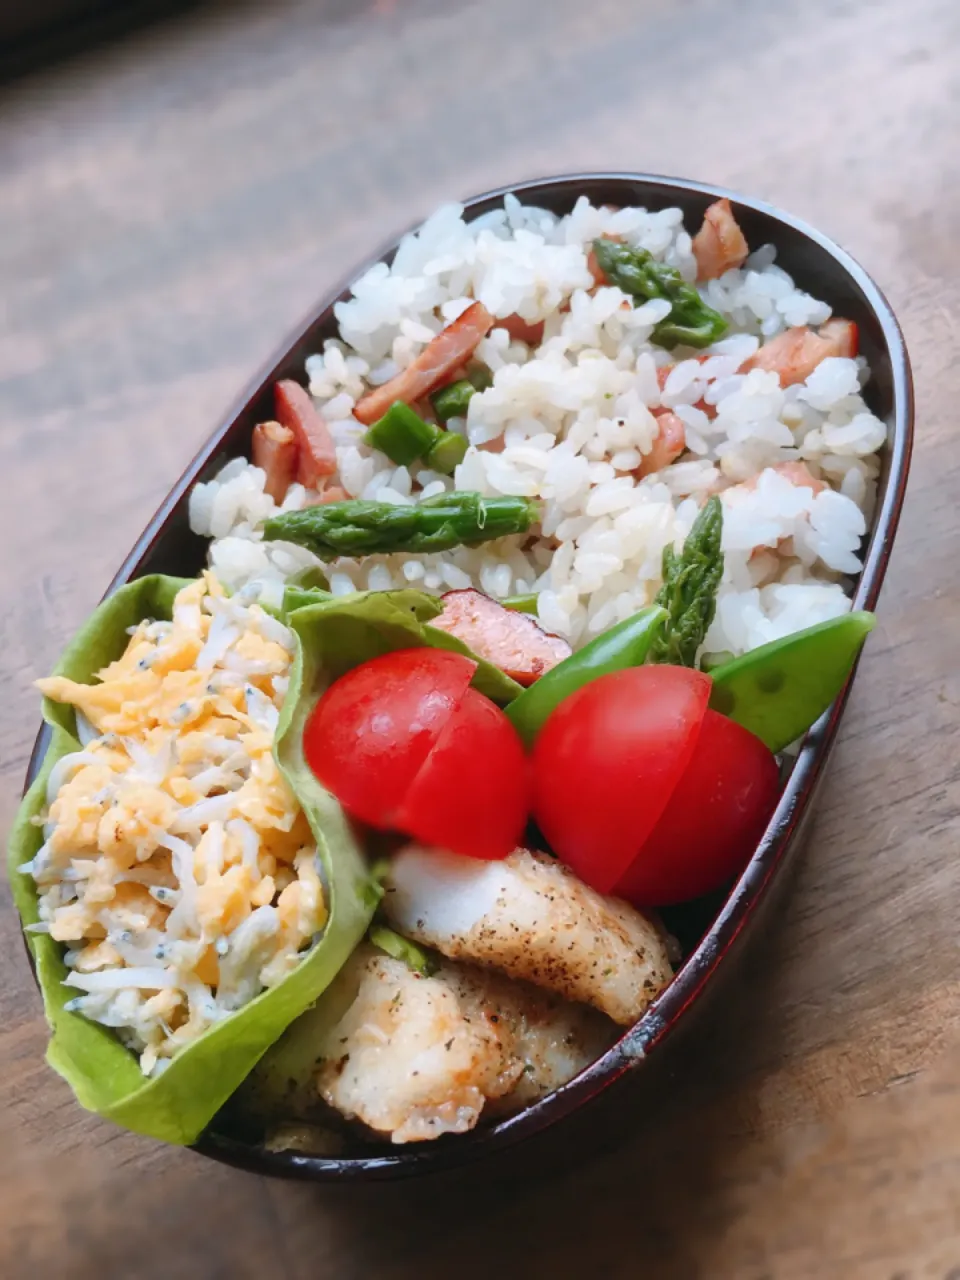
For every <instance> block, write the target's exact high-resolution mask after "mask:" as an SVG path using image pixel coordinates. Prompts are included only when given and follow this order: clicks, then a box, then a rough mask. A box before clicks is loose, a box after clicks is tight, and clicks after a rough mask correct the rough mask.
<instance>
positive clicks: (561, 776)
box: [533, 666, 711, 893]
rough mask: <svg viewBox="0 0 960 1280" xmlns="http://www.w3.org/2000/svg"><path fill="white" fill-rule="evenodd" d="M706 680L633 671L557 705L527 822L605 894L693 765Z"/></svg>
mask: <svg viewBox="0 0 960 1280" xmlns="http://www.w3.org/2000/svg"><path fill="white" fill-rule="evenodd" d="M710 684H711V682H710V678H709V676H706V675H704V674H703V672H702V671H691V670H689V669H688V668H686V667H671V666H649V667H631V668H628V669H627V670H626V671H616V672H613V673H611V674H609V675H605V676H601V677H600V678H599V679H597V680H594V681H592V682H591V683H590V684H588V685H585V686H584V687H583V688H582V689H579V690H577V692H576V693H573V694H571V695H570V697H568V698H566V699H564V701H563V702H561V703H560V705H559V707H557V709H556V711H554V712H553V713H552V714H551V715H550V717H549V718H548V719H547V722H546V724H545V725H544V727H543V729H542V730H541V731H540V736H539V737H538V739H537V741H536V745H535V747H534V751H533V812H534V816H535V818H536V820H537V823H538V824H539V826H540V829H541V831H542V832H543V834H544V835H545V836H546V838H547V840H548V842H549V844H550V847H551V848H552V849H553V851H554V852H555V853H556V855H557V856H558V857H559V858H560V859H561V861H563V862H565V863H567V865H568V866H570V867H572V868H573V870H574V871H575V872H576V873H577V875H578V876H579V877H580V878H581V880H584V881H585V882H586V883H587V884H589V885H592V886H593V888H595V889H598V890H599V891H600V892H601V893H608V892H609V891H610V890H611V889H612V888H613V886H614V885H615V884H616V883H617V882H618V881H619V880H620V879H621V877H622V876H623V874H624V872H625V871H626V870H627V868H628V867H629V866H630V864H631V863H632V862H633V860H634V858H635V857H636V855H637V853H638V852H639V851H640V849H641V847H642V845H643V842H644V841H645V840H646V838H647V837H648V836H649V834H650V832H651V831H652V830H653V828H654V827H655V826H656V824H657V822H658V820H659V818H660V815H661V814H662V813H663V811H664V809H665V808H666V806H667V802H668V800H669V799H670V796H671V794H672V792H673V789H674V787H675V786H676V784H677V782H678V780H679V779H680V776H681V774H682V773H683V771H684V769H685V768H686V766H687V764H688V763H689V761H690V758H691V756H692V755H693V750H694V747H695V746H696V740H697V734H698V733H699V731H700V726H701V724H702V723H703V717H704V713H705V712H706V709H707V699H708V698H709V696H710Z"/></svg>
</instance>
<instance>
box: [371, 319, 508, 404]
mask: <svg viewBox="0 0 960 1280" xmlns="http://www.w3.org/2000/svg"><path fill="white" fill-rule="evenodd" d="M495 324H496V321H495V320H494V318H493V316H492V315H491V314H490V312H489V311H488V310H487V309H486V307H485V306H484V305H483V304H482V303H480V302H474V303H473V304H472V305H471V306H469V307H467V309H466V311H464V312H463V314H462V315H460V316H458V317H457V318H456V320H454V321H453V322H452V323H451V324H448V325H447V327H446V328H445V329H443V330H441V332H440V333H438V334H437V336H436V337H435V338H434V339H433V341H432V342H430V343H428V344H427V346H425V347H424V349H423V350H422V351H421V352H420V354H419V355H418V356H417V358H416V359H415V360H414V361H413V362H412V363H411V364H410V365H408V366H407V368H406V369H404V370H402V372H400V373H398V374H397V376H396V377H395V378H391V379H390V381H389V382H385V383H384V384H383V386H382V387H377V388H376V390H375V391H370V392H368V393H367V394H366V395H365V396H364V397H363V398H362V399H361V400H359V401H358V402H357V405H356V408H355V409H354V411H353V415H354V417H355V418H356V419H357V420H358V421H359V422H362V423H363V424H364V425H365V426H370V424H371V423H372V422H376V420H377V419H378V418H382V417H383V415H384V414H385V413H386V411H387V410H388V409H389V408H390V406H391V405H392V404H393V403H394V401H396V400H402V401H403V403H404V404H413V403H414V401H416V400H419V399H420V398H421V397H422V396H425V395H428V394H429V393H430V392H431V391H434V390H435V389H436V388H437V387H439V386H441V385H442V384H443V383H444V382H447V381H448V380H449V377H450V374H451V373H452V371H453V370H454V369H456V368H457V367H458V366H459V365H461V364H463V362H464V361H465V360H467V359H469V357H470V356H471V355H473V352H474V351H475V350H476V347H477V344H478V343H479V342H480V341H481V340H482V339H483V338H485V337H486V336H487V334H488V333H489V332H490V330H491V329H492V328H493V326H494V325H495Z"/></svg>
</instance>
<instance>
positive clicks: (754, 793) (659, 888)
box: [614, 711, 780, 907]
mask: <svg viewBox="0 0 960 1280" xmlns="http://www.w3.org/2000/svg"><path fill="white" fill-rule="evenodd" d="M779 791H780V778H779V771H778V769H777V762H776V760H775V759H774V757H773V755H772V754H771V753H770V751H768V749H767V748H766V747H765V746H764V744H763V743H762V742H761V741H760V739H759V738H757V737H755V736H754V735H753V734H752V733H750V732H749V730H747V729H744V728H743V727H742V726H741V725H739V724H736V723H735V722H734V721H733V720H728V719H727V718H726V716H722V715H720V714H719V713H718V712H716V711H707V714H706V715H705V716H704V720H703V725H702V727H701V729H700V734H699V736H698V738H697V743H696V747H695V749H694V752H693V756H692V758H691V760H690V763H689V764H688V765H687V767H686V769H685V770H684V773H683V776H682V777H681V779H680V781H679V782H678V783H677V785H676V788H675V789H674V792H673V795H672V796H671V797H670V800H669V803H668V804H667V807H666V809H665V810H664V811H663V815H662V817H661V818H660V821H659V822H658V823H657V825H656V827H654V829H653V831H652V832H651V834H650V835H649V837H648V838H647V840H646V842H645V843H644V846H643V848H642V849H641V850H640V853H639V854H638V855H637V857H636V859H635V860H634V862H633V864H632V865H631V866H630V868H629V870H628V871H627V873H626V875H624V876H623V878H622V879H621V880H620V882H619V883H618V884H617V886H616V888H615V890H614V892H615V893H616V894H617V896H618V897H621V898H626V899H628V901H630V902H633V903H635V904H636V905H637V906H639V907H651V906H668V905H670V904H671V903H674V902H686V901H687V900H688V899H690V898H698V897H700V895H701V894H704V893H709V892H710V891H711V890H713V889H719V888H720V886H721V885H723V884H726V883H727V882H728V881H729V880H732V879H733V877H734V876H736V875H738V874H739V872H740V871H742V870H743V868H744V866H745V865H746V863H747V861H748V860H749V858H750V856H751V855H752V853H753V851H754V849H755V848H756V847H757V842H758V841H759V839H760V837H761V836H762V835H763V831H764V828H765V827H766V825H767V823H768V822H769V820H770V815H771V814H772V813H773V810H774V809H775V808H776V804H777V796H778V794H779Z"/></svg>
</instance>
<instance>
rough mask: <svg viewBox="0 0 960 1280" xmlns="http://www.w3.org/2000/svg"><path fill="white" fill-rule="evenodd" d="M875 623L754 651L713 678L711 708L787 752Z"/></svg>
mask: <svg viewBox="0 0 960 1280" xmlns="http://www.w3.org/2000/svg"><path fill="white" fill-rule="evenodd" d="M875 621H876V619H875V618H874V616H873V614H872V613H846V614H844V615H843V617H842V618H834V619H833V620H832V621H830V622H821V623H819V624H818V625H817V626H815V627H807V628H806V630H804V631H795V632H794V633H793V635H790V636H785V637H784V638H783V639H782V640H773V641H771V643H770V644H764V645H761V646H760V648H759V649H752V650H751V651H750V652H749V653H745V654H744V655H743V657H742V658H735V659H734V661H733V662H728V663H725V664H724V665H723V666H721V667H718V668H717V669H716V670H715V671H713V672H712V673H711V674H712V676H713V692H712V693H711V695H710V706H711V707H712V708H713V710H714V711H719V712H720V713H721V715H725V716H729V718H730V719H731V720H736V722H737V724H741V725H743V727H744V728H745V729H749V730H750V732H751V733H753V734H756V736H757V737H758V738H759V739H760V740H761V742H764V743H766V745H767V746H768V747H769V748H770V750H771V751H782V750H783V748H784V747H786V746H789V744H790V743H791V742H795V741H796V740H797V738H799V737H800V736H801V735H802V734H804V733H806V731H807V730H808V729H809V728H810V726H811V725H812V724H813V723H814V722H815V721H816V720H818V719H819V717H820V716H822V715H823V713H824V711H826V709H827V707H829V705H830V703H831V702H833V700H834V698H835V697H836V696H837V694H838V693H839V692H840V690H841V689H842V688H843V686H844V684H845V683H846V679H847V676H848V675H849V674H850V671H851V670H852V668H853V664H854V662H856V660H857V655H858V654H859V652H860V649H861V647H862V645H863V642H864V640H866V638H867V635H868V633H869V632H870V631H872V630H873V625H874V622H875ZM534 688H536V685H534ZM525 696H526V695H525V694H523V695H521V697H520V698H518V699H517V701H518V702H522V701H523V698H524V697H525Z"/></svg>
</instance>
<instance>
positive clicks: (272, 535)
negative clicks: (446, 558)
mask: <svg viewBox="0 0 960 1280" xmlns="http://www.w3.org/2000/svg"><path fill="white" fill-rule="evenodd" d="M539 516H540V506H539V503H537V502H534V501H532V500H531V499H529V498H511V497H506V498H485V497H483V495H482V494H479V493H444V494H440V495H439V496H438V497H436V498H428V499H427V501H426V502H418V503H417V504H416V505H415V506H408V507H402V506H395V505H393V504H392V503H389V502H364V501H360V500H357V501H351V502H329V503H326V504H324V505H321V506H315V507H306V508H304V510H302V511H286V512H284V513H283V514H282V515H279V516H274V517H273V519H271V520H267V521H266V523H265V524H264V530H263V536H264V537H265V538H266V539H267V541H280V542H295V543H298V544H299V545H300V546H302V547H309V548H310V550H311V551H313V552H314V554H315V555H318V556H319V557H320V559H321V560H335V559H336V558H337V556H372V555H380V554H388V553H391V552H395V551H405V552H412V553H414V554H426V553H428V552H430V551H447V550H449V549H450V548H451V547H459V546H461V545H464V544H466V545H467V546H475V545H476V544H477V543H480V542H489V541H490V540H491V539H493V538H503V537H505V536H506V535H507V534H510V533H526V531H527V530H528V529H529V528H530V526H531V525H532V524H533V523H534V522H535V521H536V520H537V519H539Z"/></svg>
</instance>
